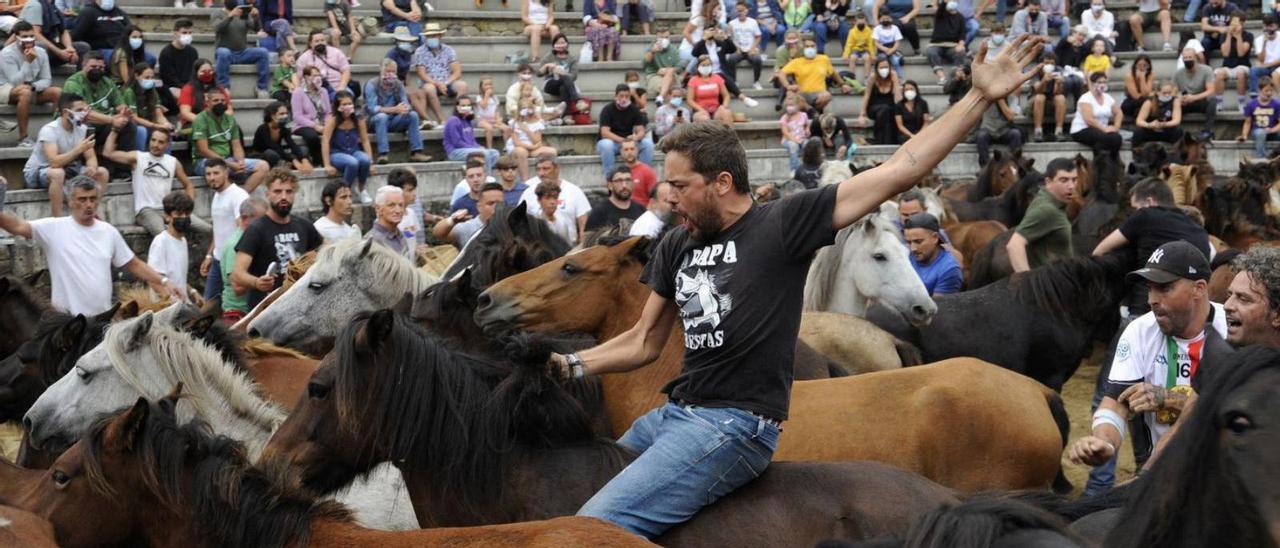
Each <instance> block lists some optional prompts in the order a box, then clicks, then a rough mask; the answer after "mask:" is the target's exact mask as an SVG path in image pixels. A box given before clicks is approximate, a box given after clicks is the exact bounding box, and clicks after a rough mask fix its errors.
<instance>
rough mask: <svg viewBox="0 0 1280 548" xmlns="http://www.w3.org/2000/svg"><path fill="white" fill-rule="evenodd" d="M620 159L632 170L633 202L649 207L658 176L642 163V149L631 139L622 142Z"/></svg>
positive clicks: (619, 152) (619, 153)
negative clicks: (651, 193) (651, 192)
mask: <svg viewBox="0 0 1280 548" xmlns="http://www.w3.org/2000/svg"><path fill="white" fill-rule="evenodd" d="M618 158H619V159H621V160H622V165H624V166H627V167H629V168H631V181H632V183H631V187H632V189H633V190H632V192H631V201H633V202H635V203H637V204H640V205H642V206H644V207H649V194H650V191H652V190H653V186H654V185H656V184H658V174H657V173H655V172H654V171H653V168H652V167H649V165H648V164H646V163H644V162H641V161H640V148H639V147H637V146H636V142H635V141H632V140H631V139H627V140H626V141H623V142H622V147H621V148H620V149H619V151H618Z"/></svg>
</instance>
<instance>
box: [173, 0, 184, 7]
mask: <svg viewBox="0 0 1280 548" xmlns="http://www.w3.org/2000/svg"><path fill="white" fill-rule="evenodd" d="M186 6H187V5H186V3H184V2H183V1H182V0H173V7H175V8H184V7H186Z"/></svg>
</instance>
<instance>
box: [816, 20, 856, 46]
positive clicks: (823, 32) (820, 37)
mask: <svg viewBox="0 0 1280 548" xmlns="http://www.w3.org/2000/svg"><path fill="white" fill-rule="evenodd" d="M812 27H813V34H814V40H815V41H817V43H818V53H819V54H825V53H826V52H827V36H828V35H829V34H830V33H831V29H829V28H827V22H826V21H817V20H815V21H814V22H813V25H812ZM836 35H837V37H839V39H840V49H841V50H843V49H844V43H845V40H847V39H848V38H849V22H848V21H846V20H844V19H841V20H840V28H839V30H837V31H836Z"/></svg>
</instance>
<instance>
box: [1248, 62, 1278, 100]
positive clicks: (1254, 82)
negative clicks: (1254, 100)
mask: <svg viewBox="0 0 1280 548" xmlns="http://www.w3.org/2000/svg"><path fill="white" fill-rule="evenodd" d="M1273 70H1275V67H1250V68H1249V95H1257V94H1258V82H1259V81H1260V80H1261V79H1263V78H1271V71H1273Z"/></svg>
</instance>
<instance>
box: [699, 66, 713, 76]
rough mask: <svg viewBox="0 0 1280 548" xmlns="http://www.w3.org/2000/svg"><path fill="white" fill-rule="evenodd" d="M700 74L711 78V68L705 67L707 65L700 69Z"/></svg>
mask: <svg viewBox="0 0 1280 548" xmlns="http://www.w3.org/2000/svg"><path fill="white" fill-rule="evenodd" d="M698 74H701V75H703V76H711V67H710V66H705V65H704V66H701V67H698Z"/></svg>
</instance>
